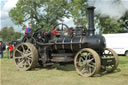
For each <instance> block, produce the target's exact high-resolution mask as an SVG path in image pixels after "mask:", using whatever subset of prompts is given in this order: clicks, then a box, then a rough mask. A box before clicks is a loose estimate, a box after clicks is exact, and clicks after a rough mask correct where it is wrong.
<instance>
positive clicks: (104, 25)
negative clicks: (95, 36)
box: [9, 0, 128, 33]
mask: <svg viewBox="0 0 128 85" xmlns="http://www.w3.org/2000/svg"><path fill="white" fill-rule="evenodd" d="M87 1H88V0H19V1H18V3H17V4H16V7H14V8H12V9H11V11H10V12H9V16H10V17H11V19H12V21H13V22H14V23H15V24H16V25H20V26H22V27H23V29H25V28H26V25H25V24H26V23H28V24H29V23H30V24H32V25H33V26H32V29H33V30H36V29H39V28H42V29H44V30H49V29H51V28H52V27H53V25H55V24H57V23H58V21H63V18H64V17H67V18H69V17H72V18H73V19H74V22H75V24H78V23H79V20H80V21H81V22H82V24H83V25H84V26H87V23H88V22H87V17H86V15H87V11H86V8H87V7H88V4H87ZM125 18H126V19H125V20H121V21H120V20H119V21H114V20H113V19H110V18H109V17H101V16H99V15H96V18H95V23H97V24H98V26H97V28H98V29H100V32H101V33H102V32H103V33H116V32H120V31H121V30H122V28H120V25H122V24H124V22H125V21H126V20H128V17H126V16H125ZM76 21H78V22H76ZM126 26H127V25H126Z"/></svg>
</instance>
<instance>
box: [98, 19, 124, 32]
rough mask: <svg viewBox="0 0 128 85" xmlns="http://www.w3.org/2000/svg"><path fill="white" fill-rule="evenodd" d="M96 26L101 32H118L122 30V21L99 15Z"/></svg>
mask: <svg viewBox="0 0 128 85" xmlns="http://www.w3.org/2000/svg"><path fill="white" fill-rule="evenodd" d="M98 19H99V23H98V28H100V31H101V32H102V33H118V32H121V31H122V28H121V27H120V26H121V24H123V23H124V22H123V21H116V20H113V19H111V18H109V17H99V18H98Z"/></svg>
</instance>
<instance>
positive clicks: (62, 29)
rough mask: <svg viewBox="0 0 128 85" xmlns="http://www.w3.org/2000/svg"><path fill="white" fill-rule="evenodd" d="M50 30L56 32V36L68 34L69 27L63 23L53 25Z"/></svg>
mask: <svg viewBox="0 0 128 85" xmlns="http://www.w3.org/2000/svg"><path fill="white" fill-rule="evenodd" d="M52 30H56V32H57V34H64V33H66V32H67V33H69V27H68V26H67V25H66V24H63V23H59V24H57V25H55V26H54V27H53V29H52Z"/></svg>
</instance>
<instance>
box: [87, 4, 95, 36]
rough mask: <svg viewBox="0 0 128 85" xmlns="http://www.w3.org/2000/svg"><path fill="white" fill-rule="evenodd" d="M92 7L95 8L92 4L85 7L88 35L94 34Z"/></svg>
mask: <svg viewBox="0 0 128 85" xmlns="http://www.w3.org/2000/svg"><path fill="white" fill-rule="evenodd" d="M94 9H95V7H93V6H91V7H88V8H87V11H88V36H94V35H95V28H94Z"/></svg>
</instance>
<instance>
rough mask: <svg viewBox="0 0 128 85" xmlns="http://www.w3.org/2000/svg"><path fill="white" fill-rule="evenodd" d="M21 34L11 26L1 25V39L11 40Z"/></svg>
mask: <svg viewBox="0 0 128 85" xmlns="http://www.w3.org/2000/svg"><path fill="white" fill-rule="evenodd" d="M20 36H21V33H19V32H14V29H13V27H3V28H2V30H1V31H0V38H2V39H3V41H12V40H17V39H19V38H20Z"/></svg>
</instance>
